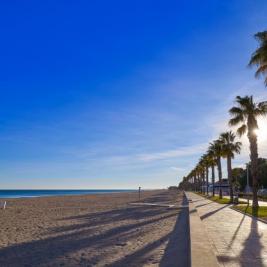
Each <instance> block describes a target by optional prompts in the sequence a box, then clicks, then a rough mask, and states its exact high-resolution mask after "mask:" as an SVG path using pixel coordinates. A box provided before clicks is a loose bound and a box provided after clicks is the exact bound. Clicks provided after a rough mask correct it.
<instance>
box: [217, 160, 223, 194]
mask: <svg viewBox="0 0 267 267" xmlns="http://www.w3.org/2000/svg"><path fill="white" fill-rule="evenodd" d="M217 166H218V176H219V198H220V199H221V198H222V164H221V157H218V158H217Z"/></svg>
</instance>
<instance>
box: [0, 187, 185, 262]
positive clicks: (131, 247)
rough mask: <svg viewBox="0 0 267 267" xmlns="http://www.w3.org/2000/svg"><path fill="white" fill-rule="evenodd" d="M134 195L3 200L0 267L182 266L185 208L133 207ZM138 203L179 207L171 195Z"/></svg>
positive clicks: (148, 195)
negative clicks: (6, 201) (167, 204)
mask: <svg viewBox="0 0 267 267" xmlns="http://www.w3.org/2000/svg"><path fill="white" fill-rule="evenodd" d="M136 201H138V193H133V192H131V193H113V194H101V195H86V196H60V197H42V198H30V199H12V200H8V203H7V208H6V210H3V209H1V210H0V266H1V267H5V266H12V267H16V266H19V267H21V266H25V267H26V266H28V267H29V266H32V267H36V266H127V267H128V266H136V267H137V266H171V267H173V266H187V265H185V264H187V263H188V262H187V261H188V257H187V256H186V255H187V253H188V240H189V239H188V232H187V230H186V227H187V223H188V222H187V219H186V218H187V217H186V214H183V213H184V212H186V209H177V208H175V207H174V208H167V207H150V206H133V205H129V203H131V202H136ZM142 201H144V202H153V203H169V204H175V205H180V204H181V203H182V201H183V196H182V194H181V193H179V194H178V193H177V191H173V192H170V191H167V190H154V191H145V192H142Z"/></svg>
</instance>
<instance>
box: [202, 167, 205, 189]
mask: <svg viewBox="0 0 267 267" xmlns="http://www.w3.org/2000/svg"><path fill="white" fill-rule="evenodd" d="M202 193H203V194H205V171H203V172H202Z"/></svg>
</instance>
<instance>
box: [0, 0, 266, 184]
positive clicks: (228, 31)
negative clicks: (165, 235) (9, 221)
mask: <svg viewBox="0 0 267 267" xmlns="http://www.w3.org/2000/svg"><path fill="white" fill-rule="evenodd" d="M0 5H1V8H0V34H1V40H2V41H1V42H0V53H1V57H0V58H1V64H0V90H1V97H0V127H1V128H0V148H1V149H0V188H136V187H138V186H142V187H144V188H160V187H166V186H168V185H173V184H177V183H178V182H179V179H181V178H182V176H183V175H185V174H187V172H188V171H190V170H191V168H192V167H194V165H195V164H196V162H197V160H198V158H199V157H200V155H201V154H202V153H204V152H205V150H206V148H207V146H208V142H210V141H211V140H213V139H214V138H216V137H217V135H218V134H219V132H220V131H222V130H224V129H225V128H226V121H227V119H228V114H227V110H228V109H229V107H230V106H231V105H232V104H233V99H234V97H235V96H236V95H237V94H241V95H244V94H254V95H255V97H256V98H257V99H264V98H265V99H266V98H267V89H266V88H264V86H263V81H262V80H255V78H254V70H253V69H249V68H247V67H246V66H247V63H248V60H249V57H250V54H251V53H252V52H253V50H254V49H255V48H256V46H257V43H256V41H255V40H254V39H253V34H254V33H256V32H257V31H261V30H265V29H266V14H267V2H266V1H250V0H242V1H241V0H239V1H219V0H206V1H196V0H195V1H177V0H176V1H132V2H129V1H45V2H40V1H26V2H23V1H14V2H13V1H8V2H6V3H3V2H2V3H1V4H0ZM262 125H263V124H262ZM264 130H265V129H263V131H264ZM266 131H267V129H266ZM266 136H267V132H266ZM264 141H266V142H264ZM244 142H246V141H245V140H244ZM265 143H267V140H262V143H261V142H260V156H267V153H266V152H265V151H266V150H267V149H266V148H267V147H266V146H265ZM247 154H248V153H247V149H246V144H245V146H244V149H243V152H242V154H241V155H240V156H239V157H237V158H236V160H235V165H236V166H237V165H242V164H243V163H244V162H245V161H246V160H247ZM265 154H266V155H265Z"/></svg>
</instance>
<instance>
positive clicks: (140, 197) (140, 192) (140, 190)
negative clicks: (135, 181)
mask: <svg viewBox="0 0 267 267" xmlns="http://www.w3.org/2000/svg"><path fill="white" fill-rule="evenodd" d="M140 199H141V186H139V201H140Z"/></svg>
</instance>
